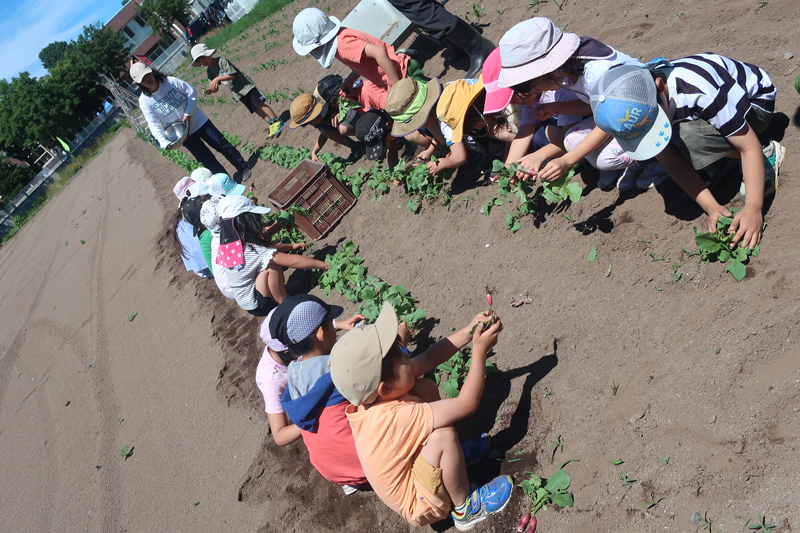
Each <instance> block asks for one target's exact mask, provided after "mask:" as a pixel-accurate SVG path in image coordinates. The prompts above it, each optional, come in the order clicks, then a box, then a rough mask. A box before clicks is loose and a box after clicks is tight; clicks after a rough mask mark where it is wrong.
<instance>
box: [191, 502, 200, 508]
mask: <svg viewBox="0 0 800 533" xmlns="http://www.w3.org/2000/svg"><path fill="white" fill-rule="evenodd" d="M190 505H191V506H192V507H197V506H198V505H200V502H192V503H191V504H190Z"/></svg>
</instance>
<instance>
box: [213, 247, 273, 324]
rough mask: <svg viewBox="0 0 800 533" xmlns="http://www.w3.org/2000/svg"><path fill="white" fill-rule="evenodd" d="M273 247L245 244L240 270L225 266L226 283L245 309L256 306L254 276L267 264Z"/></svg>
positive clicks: (249, 309)
mask: <svg viewBox="0 0 800 533" xmlns="http://www.w3.org/2000/svg"><path fill="white" fill-rule="evenodd" d="M276 251H277V250H275V248H265V247H264V246H258V245H257V244H247V245H245V247H244V265H243V266H242V268H241V269H240V270H236V269H235V268H226V269H225V274H226V275H227V276H228V285H230V287H231V290H232V291H233V297H234V298H236V303H237V304H239V307H241V308H242V309H244V310H245V311H251V310H253V309H255V308H256V307H258V300H256V277H258V275H259V274H260V273H261V271H262V270H265V269H266V268H267V266H269V262H270V261H271V260H272V256H273V255H275V252H276Z"/></svg>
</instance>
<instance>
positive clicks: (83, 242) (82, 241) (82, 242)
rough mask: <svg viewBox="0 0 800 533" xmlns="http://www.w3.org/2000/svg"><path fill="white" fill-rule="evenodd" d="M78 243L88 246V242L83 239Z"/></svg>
mask: <svg viewBox="0 0 800 533" xmlns="http://www.w3.org/2000/svg"><path fill="white" fill-rule="evenodd" d="M78 242H80V243H81V244H86V241H84V240H83V239H81V240H80V241H78Z"/></svg>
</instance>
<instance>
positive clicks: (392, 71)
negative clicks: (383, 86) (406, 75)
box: [364, 44, 400, 85]
mask: <svg viewBox="0 0 800 533" xmlns="http://www.w3.org/2000/svg"><path fill="white" fill-rule="evenodd" d="M364 55H365V56H367V57H369V58H372V59H374V60H375V61H376V62H377V63H378V66H379V67H381V68H382V69H383V71H384V72H385V73H386V77H387V78H389V83H390V84H392V85H394V84H396V83H397V82H398V81H400V73H399V72H397V67H396V66H395V64H394V62H393V61H392V60H391V59H389V54H387V53H386V50H385V49H384V48H382V47H380V46H377V45H374V44H368V45H366V46H365V47H364Z"/></svg>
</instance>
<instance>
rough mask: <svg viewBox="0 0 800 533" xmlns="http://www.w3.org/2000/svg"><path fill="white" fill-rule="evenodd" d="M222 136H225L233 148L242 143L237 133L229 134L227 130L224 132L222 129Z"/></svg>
mask: <svg viewBox="0 0 800 533" xmlns="http://www.w3.org/2000/svg"><path fill="white" fill-rule="evenodd" d="M222 136H223V137H225V140H227V141H228V142H229V143H231V145H232V146H233V147H234V148H235V147H237V146H239V145H240V144H242V140H241V139H240V138H239V136H238V135H231V134H229V133H228V132H226V131H225V130H222Z"/></svg>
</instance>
